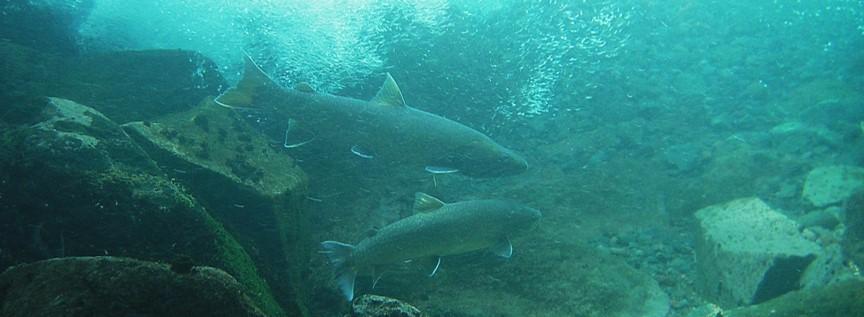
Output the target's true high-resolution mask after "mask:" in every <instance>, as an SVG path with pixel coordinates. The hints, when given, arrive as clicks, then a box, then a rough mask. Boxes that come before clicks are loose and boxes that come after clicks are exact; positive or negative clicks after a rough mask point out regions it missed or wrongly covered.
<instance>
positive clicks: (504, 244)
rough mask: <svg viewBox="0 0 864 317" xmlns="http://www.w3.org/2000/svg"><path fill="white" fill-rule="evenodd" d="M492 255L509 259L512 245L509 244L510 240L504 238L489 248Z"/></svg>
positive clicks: (511, 254)
mask: <svg viewBox="0 0 864 317" xmlns="http://www.w3.org/2000/svg"><path fill="white" fill-rule="evenodd" d="M489 250H490V251H492V253H494V254H495V255H497V256H500V257H502V258H506V259H509V258H510V257H511V256H513V245H512V244H510V239H508V238H507V237H504V238H503V239H501V241H498V243H496V244H495V245H493V246H492V247H491V248H489Z"/></svg>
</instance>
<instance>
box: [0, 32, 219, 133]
mask: <svg viewBox="0 0 864 317" xmlns="http://www.w3.org/2000/svg"><path fill="white" fill-rule="evenodd" d="M0 66H2V68H0V69H3V70H4V71H3V72H0V84H2V86H3V87H5V89H4V91H2V92H0V95H9V96H56V97H62V98H65V99H71V100H75V101H77V102H80V103H82V104H86V105H88V106H90V107H92V108H94V109H96V110H99V111H100V112H101V113H103V114H104V115H105V116H107V117H108V118H111V120H113V121H114V122H119V123H125V122H129V121H135V120H150V119H153V118H156V117H160V116H163V115H166V114H171V113H177V112H182V111H184V110H187V109H189V108H191V107H192V106H194V105H196V104H197V103H198V102H199V101H200V100H201V99H202V98H204V97H205V96H208V95H215V94H218V92H219V91H220V89H222V87H224V86H225V81H224V79H223V78H222V75H221V74H220V73H219V71H218V68H217V67H216V65H215V64H214V63H213V62H212V61H210V60H209V59H208V58H206V57H204V56H203V55H201V54H199V53H196V52H190V51H181V50H147V51H123V52H110V53H93V54H82V55H78V56H58V55H53V54H48V53H45V52H42V51H39V50H38V49H34V48H29V47H25V46H21V45H16V44H13V43H9V42H3V41H0Z"/></svg>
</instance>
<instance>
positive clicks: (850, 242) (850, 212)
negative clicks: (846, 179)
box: [842, 191, 864, 267]
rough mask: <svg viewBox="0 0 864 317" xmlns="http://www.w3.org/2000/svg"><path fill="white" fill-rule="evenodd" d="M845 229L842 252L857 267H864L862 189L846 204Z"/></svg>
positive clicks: (863, 193) (863, 203) (863, 196)
mask: <svg viewBox="0 0 864 317" xmlns="http://www.w3.org/2000/svg"><path fill="white" fill-rule="evenodd" d="M845 224H846V231H845V232H844V236H843V241H842V245H843V253H844V254H845V255H846V257H848V258H849V259H850V260H852V262H854V263H855V264H856V265H857V266H858V267H864V191H858V192H857V193H855V195H852V197H851V198H850V199H849V202H848V203H847V204H846V222H845Z"/></svg>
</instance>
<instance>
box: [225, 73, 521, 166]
mask: <svg viewBox="0 0 864 317" xmlns="http://www.w3.org/2000/svg"><path fill="white" fill-rule="evenodd" d="M215 101H216V102H217V103H218V104H220V105H223V106H226V107H231V108H255V109H259V110H261V111H266V112H268V113H271V114H273V115H275V116H277V117H276V118H277V119H278V120H284V121H285V125H286V126H289V125H290V124H289V122H295V121H296V122H297V123H298V124H299V125H302V126H303V130H304V131H310V132H311V134H312V135H314V137H313V138H310V142H322V143H324V144H326V148H328V149H331V150H333V151H335V152H336V153H340V151H341V153H353V154H355V155H357V156H359V157H362V158H366V159H374V160H377V161H379V162H383V163H384V164H387V165H386V166H407V167H409V168H412V169H414V170H424V169H425V170H426V171H428V172H432V173H450V172H460V173H462V174H465V175H468V176H471V177H495V176H505V175H512V174H517V173H520V172H522V171H524V170H525V169H526V168H527V167H528V164H527V163H526V161H525V159H523V158H522V157H521V156H520V155H518V154H516V153H515V152H513V151H511V150H509V149H507V148H505V147H503V146H501V145H499V144H498V143H495V141H493V140H492V139H491V138H489V137H488V136H486V135H484V134H483V133H480V132H479V131H477V130H474V129H472V128H469V127H467V126H465V125H463V124H460V123H458V122H456V121H453V120H449V119H447V118H444V117H441V116H438V115H435V114H432V113H429V112H425V111H422V110H418V109H415V108H413V107H409V106H408V105H407V104H406V103H405V99H404V98H402V92H401V91H400V90H399V87H398V86H397V85H396V82H395V81H394V80H393V77H391V76H390V74H387V77H386V79H385V80H384V84H383V85H382V87H381V89H380V90H379V91H378V94H377V95H375V97H374V98H372V100H370V101H365V100H359V99H353V98H346V97H340V96H334V95H330V94H325V93H318V92H315V91H314V90H313V89H311V87H309V86H308V85H305V84H300V85H298V86H297V88H295V89H285V88H282V87H280V86H279V85H278V84H276V83H275V82H274V81H273V80H271V79H270V78H269V77H268V76H267V75H266V74H265V73H264V72H263V71H262V70H261V69H260V68H259V67H258V66H257V65H255V63H254V62H253V61H252V60H251V59H250V58H249V57H248V56H247V58H246V67H245V71H244V75H243V79H242V80H240V82H239V83H238V84H237V86H236V87H234V88H231V89H229V90H228V91H226V92H225V93H224V94H222V95H221V96H219V97H217V98H216V100H215ZM292 120H293V121H292ZM287 133H288V132H286V134H287ZM286 146H288V145H287V144H286Z"/></svg>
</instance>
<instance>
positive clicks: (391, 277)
mask: <svg viewBox="0 0 864 317" xmlns="http://www.w3.org/2000/svg"><path fill="white" fill-rule="evenodd" d="M513 244H514V245H515V246H519V247H518V248H516V249H514V250H513V252H514V253H513V257H512V258H510V259H508V260H507V261H506V262H505V261H502V260H501V259H498V258H496V257H495V256H494V255H492V254H489V253H485V252H481V253H477V254H466V255H461V256H453V257H446V258H444V259H443V260H442V263H441V268H440V270H439V272H438V273H437V274H436V275H435V277H434V278H429V277H428V276H427V275H428V270H427V269H426V268H425V267H424V269H423V270H422V272H419V274H417V275H415V276H405V274H402V276H400V274H399V273H397V272H393V273H390V272H388V274H387V275H386V276H385V277H384V278H382V279H381V280H380V281H379V282H378V286H377V288H376V290H375V291H376V293H379V294H382V295H386V296H399V298H401V299H403V300H405V301H408V302H410V303H412V304H413V305H416V306H417V307H422V308H423V313H425V314H428V315H430V316H458V317H485V316H501V317H516V316H586V317H601V316H602V317H663V316H667V315H668V313H669V310H670V302H669V297H668V295H667V294H666V293H665V292H664V291H663V289H661V288H660V286H659V285H658V283H657V281H656V280H654V279H653V278H652V277H651V276H650V275H648V274H646V273H643V272H641V271H638V270H636V269H634V268H632V267H630V266H629V265H627V264H626V263H625V262H623V260H621V259H619V258H617V257H614V256H611V255H607V254H604V253H602V252H601V251H599V250H597V249H596V248H593V247H591V246H588V245H586V244H582V243H574V242H572V241H568V242H564V241H560V240H556V239H551V238H549V237H547V236H544V235H536V236H532V237H527V238H525V239H524V241H521V242H514V243H513Z"/></svg>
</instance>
